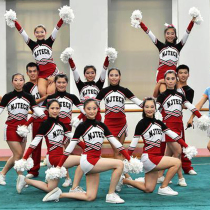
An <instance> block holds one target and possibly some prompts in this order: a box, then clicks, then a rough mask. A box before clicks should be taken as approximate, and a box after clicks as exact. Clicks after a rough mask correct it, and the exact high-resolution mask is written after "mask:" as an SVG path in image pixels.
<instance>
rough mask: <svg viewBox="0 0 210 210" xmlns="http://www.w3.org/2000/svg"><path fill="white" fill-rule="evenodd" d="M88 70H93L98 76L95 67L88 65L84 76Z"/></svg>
mask: <svg viewBox="0 0 210 210" xmlns="http://www.w3.org/2000/svg"><path fill="white" fill-rule="evenodd" d="M88 69H93V71H94V72H95V74H96V67H95V66H93V65H87V66H85V68H84V74H85V72H86V71H87V70H88Z"/></svg>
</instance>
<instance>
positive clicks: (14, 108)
mask: <svg viewBox="0 0 210 210" xmlns="http://www.w3.org/2000/svg"><path fill="white" fill-rule="evenodd" d="M24 83H25V79H24V76H23V75H22V74H20V73H17V74H14V75H13V76H12V85H13V87H14V91H12V92H9V93H7V94H5V95H4V96H3V98H2V101H1V103H0V113H2V112H3V110H4V108H5V107H7V110H8V118H7V121H6V123H5V129H4V140H5V141H7V144H8V146H9V148H10V150H11V151H12V157H10V158H9V159H8V160H7V162H6V165H5V166H4V168H3V169H2V171H1V172H0V185H6V181H5V178H6V177H5V176H6V174H7V172H8V171H9V170H10V169H11V168H12V167H13V165H14V162H15V161H16V160H19V159H21V158H22V155H23V153H24V150H25V145H26V138H24V137H20V136H19V135H18V134H17V133H16V131H17V128H18V126H19V125H23V124H24V123H25V122H26V120H27V116H28V111H29V110H30V109H31V110H33V111H34V112H35V113H36V115H38V116H39V117H41V118H44V117H46V116H45V114H44V112H43V111H42V110H41V109H40V108H39V107H38V106H37V104H36V102H35V100H34V98H33V96H32V95H31V94H28V93H26V92H24V91H23V85H24ZM18 173H19V172H18Z"/></svg>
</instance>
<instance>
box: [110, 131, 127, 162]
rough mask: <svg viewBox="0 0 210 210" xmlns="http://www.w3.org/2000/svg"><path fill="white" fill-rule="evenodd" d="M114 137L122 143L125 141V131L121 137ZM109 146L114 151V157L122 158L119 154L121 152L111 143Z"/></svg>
mask: <svg viewBox="0 0 210 210" xmlns="http://www.w3.org/2000/svg"><path fill="white" fill-rule="evenodd" d="M115 138H116V139H117V140H118V141H119V142H120V143H121V144H122V145H123V144H124V142H125V133H123V134H122V136H121V137H116V136H115ZM111 146H112V149H113V151H114V159H120V160H123V159H124V157H123V155H121V153H119V151H118V150H117V149H116V148H115V147H114V146H113V145H112V144H111Z"/></svg>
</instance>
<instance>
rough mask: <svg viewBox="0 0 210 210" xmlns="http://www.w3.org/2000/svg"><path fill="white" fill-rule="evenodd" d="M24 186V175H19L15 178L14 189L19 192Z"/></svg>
mask: <svg viewBox="0 0 210 210" xmlns="http://www.w3.org/2000/svg"><path fill="white" fill-rule="evenodd" d="M25 186H26V182H25V176H23V175H19V176H18V178H17V184H16V189H17V192H18V193H21V191H22V189H23V188H24V187H25Z"/></svg>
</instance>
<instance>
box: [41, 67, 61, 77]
mask: <svg viewBox="0 0 210 210" xmlns="http://www.w3.org/2000/svg"><path fill="white" fill-rule="evenodd" d="M58 73H59V70H58V69H57V67H56V68H50V69H47V70H46V71H39V78H43V79H48V77H51V76H56V75H57V74H58Z"/></svg>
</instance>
